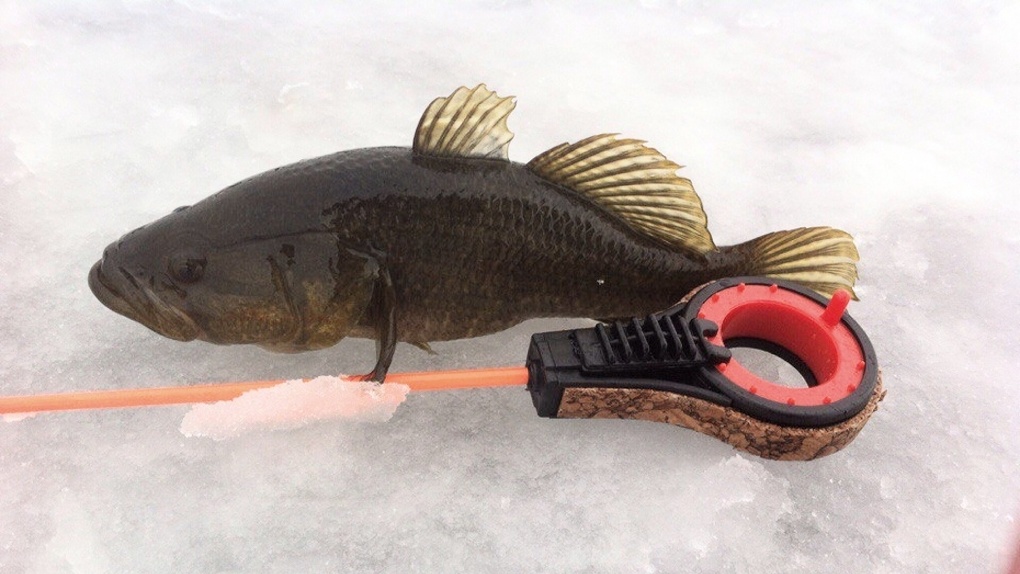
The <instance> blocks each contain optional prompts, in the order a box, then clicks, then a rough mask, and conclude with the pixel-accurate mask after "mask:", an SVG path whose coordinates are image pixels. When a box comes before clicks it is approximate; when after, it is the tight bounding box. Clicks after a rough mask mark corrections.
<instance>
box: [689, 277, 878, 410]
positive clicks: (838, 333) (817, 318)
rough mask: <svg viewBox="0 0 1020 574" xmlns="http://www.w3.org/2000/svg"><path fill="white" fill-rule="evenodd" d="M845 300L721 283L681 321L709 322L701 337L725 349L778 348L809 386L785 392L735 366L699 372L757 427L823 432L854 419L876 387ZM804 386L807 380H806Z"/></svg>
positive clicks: (869, 350) (778, 285) (751, 281)
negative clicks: (802, 370) (761, 423)
mask: <svg viewBox="0 0 1020 574" xmlns="http://www.w3.org/2000/svg"><path fill="white" fill-rule="evenodd" d="M849 300H850V295H849V294H848V293H846V292H845V291H839V292H837V293H836V295H835V296H834V297H833V298H832V300H831V301H827V300H825V299H824V298H823V297H821V296H820V295H818V294H816V293H814V292H813V291H809V290H807V289H805V288H803V287H801V286H799V285H797V284H793V283H789V282H785V281H774V280H769V279H765V278H761V277H745V278H734V279H726V280H723V281H720V282H718V283H716V284H713V285H710V286H708V287H706V288H705V289H703V290H702V291H700V292H698V293H697V294H696V295H695V296H694V297H693V298H692V299H691V301H690V302H689V303H688V307H687V311H686V313H685V315H686V316H688V317H690V318H694V317H698V318H701V319H707V320H709V321H712V322H714V323H715V324H716V325H718V326H719V331H718V333H716V334H715V335H714V336H713V337H710V338H708V341H709V342H710V343H713V344H715V345H721V346H724V345H725V344H726V343H727V342H732V341H735V340H747V339H750V340H756V341H763V342H765V343H767V344H769V345H775V346H778V347H780V348H782V349H784V350H785V351H787V352H789V353H790V354H792V355H793V356H794V357H796V358H797V359H799V360H800V361H801V362H803V364H804V365H805V366H806V367H807V369H808V370H810V372H811V374H812V375H813V379H814V381H812V382H814V383H815V384H813V385H812V386H809V387H807V388H791V387H787V386H784V385H780V384H777V383H775V382H773V381H768V380H765V379H762V378H761V377H759V376H758V375H756V374H754V373H752V372H751V371H750V370H748V369H747V368H746V367H745V366H744V365H742V364H741V363H740V362H739V361H738V360H737V359H735V358H734V359H731V360H730V361H729V362H728V363H721V364H718V365H714V366H711V367H706V368H703V369H702V370H701V375H702V376H703V377H705V378H707V379H709V380H710V381H711V382H712V383H713V385H714V386H716V387H717V388H718V389H719V390H720V391H722V392H724V393H725V394H727V395H728V396H729V397H730V398H731V399H733V401H734V406H735V407H737V408H739V409H741V410H744V411H745V412H748V414H752V415H753V416H756V417H758V418H761V419H763V420H768V421H772V422H777V423H780V424H792V425H800V426H823V425H828V424H833V423H835V422H839V421H841V420H846V419H847V418H850V417H851V416H853V415H854V414H856V413H857V412H860V410H861V409H862V408H864V405H865V404H866V403H867V401H868V399H869V398H870V396H871V393H872V392H873V391H874V388H875V385H876V384H877V375H878V367H877V361H876V359H875V353H874V349H873V347H872V345H871V342H870V341H869V340H868V338H867V336H866V335H865V334H864V331H863V330H862V329H861V328H860V326H859V325H858V324H857V323H856V322H855V321H854V320H853V319H852V318H850V317H849V316H848V315H847V314H846V313H845V309H846V307H847V304H848V303H849ZM809 380H810V378H809Z"/></svg>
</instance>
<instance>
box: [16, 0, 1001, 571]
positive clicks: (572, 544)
mask: <svg viewBox="0 0 1020 574" xmlns="http://www.w3.org/2000/svg"><path fill="white" fill-rule="evenodd" d="M1018 36H1020V9H1018V8H1017V6H1016V5H1015V4H1014V3H1010V2H969V3H939V2H918V3H896V4H895V5H890V4H889V3H885V2H872V3H868V2H855V3H811V4H807V3H789V2H772V3H755V4H753V5H752V4H750V3H739V2H738V3H726V4H721V5H719V4H715V3H701V2H681V3H678V4H677V3H670V2H640V3H638V2H630V3H625V2H602V3H594V4H582V3H572V2H567V3H543V2H536V3H530V2H499V1H478V2H472V3H450V4H440V3H435V4H433V3H425V2H421V3H407V4H398V3H389V4H386V3H371V4H368V3H365V4H362V3H353V2H321V3H314V2H289V3H274V2H222V3H216V4H209V3H205V2H200V1H196V0H188V1H178V2H142V1H119V0H107V1H98V2H88V3H77V4H75V3H47V2H29V1H7V2H4V3H2V4H0V270H2V272H3V276H2V280H3V283H2V286H0V381H3V382H2V389H0V392H3V393H6V394H13V393H28V392H55V391H60V390H72V389H90V388H115V387H128V386H162V385H170V384H188V383H200V382H214V381H238V380H250V379H260V380H261V379H296V378H306V377H314V376H317V375H329V374H336V373H337V372H341V371H342V372H365V371H367V370H368V369H369V368H370V367H371V365H372V363H373V360H374V357H373V355H374V345H373V343H371V342H369V341H360V340H353V341H345V342H343V343H341V344H340V345H339V346H337V347H335V348H333V349H328V350H324V351H318V352H315V353H310V354H301V355H276V354H270V353H267V352H264V351H262V350H260V349H258V348H245V347H215V346H211V345H205V344H199V343H191V344H183V343H178V342H175V341H170V340H167V339H162V338H160V337H158V336H157V335H155V334H153V333H151V332H149V331H148V330H146V329H145V328H144V327H142V326H140V325H137V324H134V323H132V322H130V321H128V320H126V319H124V318H122V317H119V316H117V315H115V314H114V313H111V312H110V311H108V310H107V309H105V308H104V307H102V306H101V305H100V304H99V303H98V302H97V301H96V300H94V298H93V297H92V295H91V293H90V292H89V291H88V288H87V286H86V281H85V276H86V273H87V271H88V269H89V267H90V266H91V265H92V263H93V262H94V261H95V259H97V258H98V256H99V255H100V253H101V251H102V249H103V248H104V247H105V246H106V245H107V244H108V243H109V242H110V241H112V240H113V239H115V238H117V237H119V236H120V235H121V234H123V233H124V232H126V231H128V230H130V229H133V228H135V227H137V226H139V225H141V224H143V223H145V222H148V221H150V220H152V219H154V218H156V217H158V216H161V215H163V214H165V213H166V212H168V211H169V210H171V209H173V208H175V207H177V206H179V205H186V204H189V203H193V202H194V201H196V200H198V199H201V198H202V197H205V196H206V195H208V194H210V193H212V192H214V191H216V190H218V189H220V188H222V187H224V186H226V185H229V184H231V183H233V182H235V181H237V180H239V179H241V178H244V177H246V176H248V175H252V174H254V173H257V172H259V171H261V170H264V169H269V168H271V167H275V166H278V165H282V164H285V163H288V162H292V161H295V160H298V159H302V158H306V157H312V156H316V155H321V154H325V153H330V152H332V151H335V150H339V149H348V148H355V147H365V146H373V145H409V143H410V141H411V134H412V132H413V130H414V127H415V125H416V123H417V121H418V118H419V115H420V113H421V111H422V110H423V109H424V107H425V106H426V105H427V104H428V102H429V101H430V100H431V99H432V98H433V97H436V96H440V95H445V94H448V93H449V92H450V91H451V90H452V89H453V88H454V87H456V86H459V85H461V84H467V85H474V84H475V83H477V82H481V81H484V82H486V83H487V84H488V85H489V86H490V87H491V88H493V89H495V90H497V91H499V92H500V93H501V94H513V95H516V96H517V97H518V106H517V110H516V111H515V112H514V115H513V116H512V117H511V118H510V127H511V129H512V130H513V131H514V132H516V134H517V137H516V138H515V140H514V142H513V143H512V144H511V146H510V156H511V158H513V159H514V160H517V161H527V160H528V159H530V158H531V157H533V156H534V155H536V154H537V153H540V152H541V151H544V150H545V149H547V148H549V147H551V146H553V145H555V144H558V143H560V142H564V141H575V140H577V139H580V138H583V137H587V136H589V135H592V134H595V133H600V132H609V131H618V132H621V133H623V134H625V135H627V136H630V137H640V138H643V139H647V140H648V141H649V142H650V144H651V145H653V146H655V147H656V148H657V149H659V150H660V151H662V152H663V153H664V154H665V155H666V156H667V157H669V158H670V159H673V160H675V161H677V162H679V163H681V164H684V165H686V166H688V167H686V168H684V170H683V172H682V174H683V175H685V176H687V177H690V178H691V179H692V180H693V181H694V183H695V186H696V188H697V189H698V191H699V193H700V194H701V196H702V199H703V201H704V204H705V209H706V211H707V213H708V216H709V220H710V227H711V229H712V232H713V235H714V237H715V239H716V241H717V242H718V243H719V244H729V243H734V242H738V241H742V240H745V239H749V238H751V237H754V236H757V235H760V234H762V233H765V232H768V231H772V230H776V229H783V228H791V227H797V226H802V225H833V226H837V227H841V228H844V229H847V230H850V231H851V232H853V233H854V234H855V235H856V237H857V238H858V242H859V246H860V248H861V254H862V258H863V260H862V264H861V281H860V283H859V285H860V288H859V290H858V293H859V294H860V295H861V299H862V300H861V301H860V302H858V303H853V304H852V305H851V307H850V313H851V314H852V315H853V316H854V317H855V318H856V319H857V320H858V321H859V322H860V323H861V324H862V325H863V326H864V327H865V328H866V329H867V331H868V333H869V335H870V336H871V338H872V340H873V342H874V343H875V346H876V348H877V350H878V353H879V358H880V361H881V363H882V367H883V369H884V374H885V384H886V386H887V388H888V391H889V394H888V397H887V399H886V400H885V401H884V402H883V403H882V406H881V408H880V410H879V411H878V412H877V413H876V415H875V416H874V418H873V419H872V420H871V422H870V423H869V424H868V425H867V426H866V427H865V428H864V431H863V432H862V434H861V435H860V437H859V438H858V439H857V440H856V441H855V442H854V443H852V444H851V445H850V446H849V447H848V448H847V449H846V450H844V451H842V452H840V453H837V454H835V455H833V456H830V457H827V458H824V459H821V460H818V461H814V462H810V463H795V464H791V463H780V462H770V461H764V460H759V459H756V458H753V457H751V456H748V455H744V454H741V453H737V452H736V451H733V450H732V449H731V448H729V447H728V446H726V445H725V444H722V443H720V442H718V441H716V440H714V439H711V438H708V437H705V436H702V435H700V434H697V433H694V432H690V431H686V430H681V429H677V428H672V427H669V426H666V425H661V424H652V423H640V422H622V421H555V420H545V419H539V418H538V417H536V416H535V413H534V409H533V408H532V406H531V404H530V401H529V399H528V396H527V394H526V393H525V392H524V391H523V390H519V389H489V390H477V391H460V392H440V393H418V394H411V395H410V396H409V397H408V399H407V401H406V403H405V404H404V405H403V406H401V408H400V409H399V410H398V411H397V412H396V413H395V414H394V416H393V418H392V419H391V420H390V421H388V422H387V423H385V424H378V425H350V424H341V423H334V422H323V423H320V424H316V425H311V426H307V427H303V428H298V429H294V430H289V431H278V432H266V433H251V434H246V435H243V436H240V437H237V438H236V439H233V440H229V441H212V440H194V439H187V438H185V437H183V436H182V435H181V434H180V432H179V431H178V425H179V423H180V420H181V417H182V416H183V414H184V413H185V412H186V408H184V407H164V408H152V409H139V410H122V411H103V412H99V411H97V412H75V413H61V414H42V415H39V416H37V417H34V418H31V419H28V420H23V421H20V422H18V423H13V424H3V425H0V484H2V488H0V572H3V573H7V572H16V573H20V572H42V573H50V572H321V571H392V572H415V571H418V572H430V571H438V572H479V571H506V572H515V571H528V572H530V571H550V572H552V571H555V572H562V571H590V572H619V571H625V572H829V571H831V572H877V573H883V572H995V571H999V570H1001V569H1002V568H1003V567H1004V565H1005V563H1006V553H1007V549H1008V548H1010V547H1011V545H1013V544H1015V537H1016V534H1017V533H1018V530H1020V525H1018V524H1017V513H1018V511H1020V466H1018V465H1020V386H1018V385H1017V378H1016V366H1017V357H1018V356H1020V342H1018V341H1020V328H1018V322H1020V302H1018V299H1017V296H1016V293H1017V292H1018V290H1020V256H1018V255H1017V254H1018V252H1020V227H1018V226H1017V225H1016V221H1017V217H1018V215H1020V204H1018V201H1017V199H1016V190H1017V188H1018V185H1020V163H1018V162H1017V150H1020V116H1018V108H1017V105H1016V102H1018V101H1020V78H1018V70H1020V61H1018V60H1020V50H1018V49H1017V40H1016V38H1017V37H1018ZM570 324H571V323H568V322H565V321H558V320H543V321H533V322H529V323H527V324H524V325H521V326H519V327H517V328H514V329H511V330H509V331H507V332H504V333H500V334H497V335H494V336H489V337H484V338H480V339H477V340H471V341H458V342H451V343H440V344H436V345H434V348H435V350H436V351H437V352H438V355H436V356H431V355H427V354H425V353H422V352H420V351H419V350H417V349H414V348H412V347H410V346H404V345H402V346H400V347H399V348H398V350H397V359H396V363H395V365H394V371H406V370H430V369H439V368H457V367H475V366H500V365H519V364H521V363H522V361H523V358H524V355H525V351H526V348H527V341H528V337H529V334H530V333H532V332H535V331H540V330H550V329H557V328H565V327H566V326H569V325H570Z"/></svg>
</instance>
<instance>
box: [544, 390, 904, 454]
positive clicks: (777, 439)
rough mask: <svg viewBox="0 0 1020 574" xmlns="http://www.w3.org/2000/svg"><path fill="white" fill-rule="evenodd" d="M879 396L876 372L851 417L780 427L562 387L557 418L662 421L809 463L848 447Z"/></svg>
mask: <svg viewBox="0 0 1020 574" xmlns="http://www.w3.org/2000/svg"><path fill="white" fill-rule="evenodd" d="M884 397H885V390H883V388H882V377H881V374H880V375H879V377H878V384H877V385H876V386H875V391H874V392H873V393H872V395H871V399H870V400H869V401H868V404H867V405H866V406H865V407H864V410H862V411H861V412H860V413H858V414H857V415H855V416H854V417H853V418H851V419H849V420H846V421H843V422H841V423H838V424H834V425H831V426H826V427H818V428H804V427H791V426H783V425H778V424H775V423H769V422H765V421H761V420H758V419H755V418H752V417H750V416H748V415H746V414H743V413H741V412H738V411H736V410H733V409H732V408H729V407H723V406H721V405H717V404H715V403H711V402H708V401H705V400H702V399H696V398H692V397H688V396H685V395H679V394H676V393H669V392H665V391H654V390H647V389H607V388H597V387H572V388H567V389H564V391H563V399H562V400H561V401H560V407H559V411H558V412H557V416H558V417H560V418H611V419H638V420H646V421H653V422H664V423H669V424H674V425H678V426H682V427H686V428H689V429H692V430H696V431H698V432H701V433H704V434H707V435H709V436H713V437H715V438H717V439H719V440H722V441H724V442H727V443H729V444H730V445H732V446H734V447H735V448H738V449H740V450H744V451H747V452H749V453H751V454H754V455H757V456H760V457H763V458H769V459H775V460H811V459H815V458H819V457H823V456H826V455H829V454H832V453H834V452H836V451H838V450H840V449H842V448H843V447H845V446H846V445H848V444H850V442H851V441H853V440H854V438H856V437H857V433H859V432H860V431H861V428H862V427H864V424H865V423H866V422H868V419H869V418H870V417H871V415H872V413H874V412H875V410H876V409H877V408H878V403H879V401H881V400H882V399H883V398H884Z"/></svg>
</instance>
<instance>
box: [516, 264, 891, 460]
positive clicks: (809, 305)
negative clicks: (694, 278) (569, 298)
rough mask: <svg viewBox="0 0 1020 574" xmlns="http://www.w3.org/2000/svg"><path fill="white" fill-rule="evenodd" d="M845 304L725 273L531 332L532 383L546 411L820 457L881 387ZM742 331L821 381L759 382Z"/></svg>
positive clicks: (837, 445)
mask: <svg viewBox="0 0 1020 574" xmlns="http://www.w3.org/2000/svg"><path fill="white" fill-rule="evenodd" d="M848 301H849V296H848V294H846V293H842V294H840V293H839V292H838V293H837V295H836V296H834V297H833V300H832V301H828V300H826V299H825V298H823V297H821V296H820V295H818V294H816V293H814V292H813V291H810V290H808V289H805V288H803V287H801V286H799V285H797V284H794V283H790V282H786V281H777V280H774V279H767V278H761V277H740V278H733V279H725V280H722V281H719V282H716V283H712V284H709V285H707V286H705V287H703V288H701V289H699V290H697V291H696V292H694V293H693V294H692V295H691V296H690V297H689V298H687V301H686V302H682V303H681V304H679V305H677V306H674V307H672V308H670V309H668V310H666V311H664V312H662V313H658V314H653V315H650V316H648V317H644V318H633V319H631V320H629V321H617V322H615V323H613V324H600V325H596V326H595V327H593V328H590V329H574V330H569V331H555V332H548V333H538V334H536V335H534V336H533V337H532V339H531V345H530V348H529V351H528V360H527V369H528V373H529V381H528V390H529V391H530V392H531V396H532V401H533V402H534V404H535V408H536V410H537V412H538V414H539V415H540V416H544V417H551V418H631V419H640V420H651V421H657V422H667V423H671V424H676V425H679V426H684V427H687V428H691V429H693V430H697V431H699V432H703V433H705V434H709V435H711V436H714V437H716V438H719V439H721V440H724V441H726V442H728V443H730V444H732V445H733V446H736V447H737V448H742V449H744V450H747V451H749V452H752V453H753V454H757V455H759V456H763V457H766V458H777V459H784V460H807V459H811V458H817V457H819V456H824V455H826V454H829V453H831V452H835V451H837V450H839V449H841V448H843V447H844V446H846V444H849V442H850V441H852V440H853V438H854V437H856V435H857V433H858V432H859V431H860V428H861V427H863V425H864V423H865V422H867V420H868V418H869V417H870V415H871V413H873V412H874V410H875V409H876V408H877V403H878V401H879V400H881V398H882V396H884V392H883V391H882V390H881V383H880V380H879V371H878V365H877V360H876V359H875V353H874V349H873V347H872V345H871V342H870V341H869V340H868V338H867V336H866V335H865V334H864V332H863V330H862V329H861V328H860V326H859V325H858V324H857V323H856V322H855V321H853V319H852V318H850V317H849V315H847V314H846V313H845V312H844V310H845V308H846V304H847V302H848ZM737 339H739V340H742V341H748V340H752V341H759V342H761V343H762V344H763V345H770V346H772V347H779V348H781V349H783V350H784V351H786V352H787V354H789V355H790V356H793V357H795V358H797V359H798V360H800V361H801V362H802V363H803V365H804V366H805V368H806V369H807V370H809V371H810V374H812V375H813V376H812V377H809V378H808V380H809V382H810V383H813V384H812V386H811V387H809V388H806V389H792V388H789V387H784V386H782V385H778V384H776V383H774V382H771V381H765V380H762V379H759V378H758V377H757V376H756V375H754V374H753V373H751V372H750V371H748V370H747V369H745V368H744V367H743V366H742V365H740V364H739V362H738V361H737V360H736V359H734V358H733V357H732V354H731V353H730V351H729V349H727V348H726V346H725V343H726V341H727V340H737Z"/></svg>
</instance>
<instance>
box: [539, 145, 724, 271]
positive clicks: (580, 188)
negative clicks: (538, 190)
mask: <svg viewBox="0 0 1020 574" xmlns="http://www.w3.org/2000/svg"><path fill="white" fill-rule="evenodd" d="M644 143H645V142H643V141H641V140H634V139H617V138H616V134H601V135H597V136H592V137H590V138H588V139H585V140H581V141H579V142H577V143H574V144H560V145H558V146H556V147H554V148H552V149H551V150H549V151H547V152H545V153H543V154H541V155H539V156H538V157H536V158H535V159H533V160H531V161H530V162H529V163H528V168H529V169H531V171H532V172H534V173H535V174H537V175H538V176H540V177H542V178H543V179H546V180H548V181H551V182H554V183H558V184H560V185H562V186H564V187H567V188H569V189H572V190H574V191H576V192H577V193H580V194H581V195H583V196H585V197H587V198H588V199H590V200H591V201H593V202H595V203H596V204H598V205H600V206H602V207H603V208H605V209H607V210H609V211H611V212H612V213H615V214H616V215H617V216H619V217H620V218H621V219H623V220H624V221H625V222H626V223H627V224H628V225H630V226H631V227H632V228H633V229H635V230H637V231H638V232H640V233H642V234H644V235H646V236H648V237H651V238H653V239H655V240H657V241H659V242H661V243H664V244H666V245H668V246H670V247H673V248H678V249H682V250H685V251H688V252H693V253H698V254H704V253H707V252H709V251H712V250H713V249H715V243H714V242H713V241H712V234H711V233H709V232H708V218H707V217H706V216H705V211H704V209H702V207H701V199H700V198H699V197H698V194H697V193H695V192H694V186H693V185H691V181H690V180H689V179H686V178H683V177H679V176H678V175H676V170H678V169H680V166H679V165H677V164H675V163H673V162H671V161H669V160H668V159H666V158H665V157H664V156H663V155H662V154H661V153H659V152H658V151H656V150H654V149H652V148H650V147H648V146H646V145H644Z"/></svg>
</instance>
